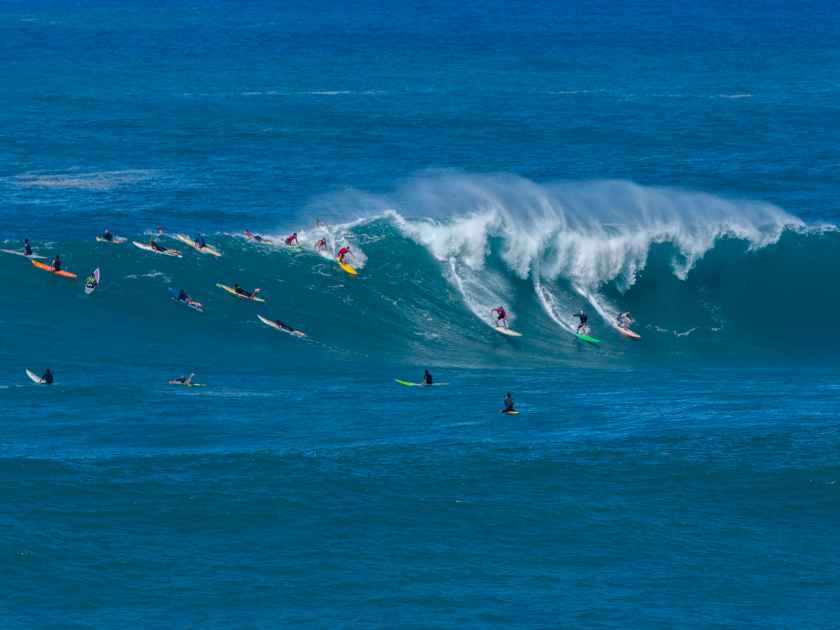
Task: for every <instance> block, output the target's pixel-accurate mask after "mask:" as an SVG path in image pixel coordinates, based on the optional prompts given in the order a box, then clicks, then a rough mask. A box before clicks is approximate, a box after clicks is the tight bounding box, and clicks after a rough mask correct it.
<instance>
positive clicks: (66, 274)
mask: <svg viewBox="0 0 840 630" xmlns="http://www.w3.org/2000/svg"><path fill="white" fill-rule="evenodd" d="M32 265H33V266H35V267H37V268H38V269H43V270H44V271H49V272H50V273H51V274H53V275H54V276H61V277H62V278H75V277H76V274H75V273H73V272H72V271H64V270H62V271H56V270H55V267H51V266H50V265H46V264H44V263H42V262H38V261H37V260H33V261H32Z"/></svg>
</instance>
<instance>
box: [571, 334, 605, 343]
mask: <svg viewBox="0 0 840 630" xmlns="http://www.w3.org/2000/svg"><path fill="white" fill-rule="evenodd" d="M575 337H577V338H578V339H580V340H581V341H584V342H586V343H591V344H592V345H593V346H597V345H598V344H599V343H601V340H600V339H595V337H590V336H589V335H582V334H580V333H577V334H575Z"/></svg>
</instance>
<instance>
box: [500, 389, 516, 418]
mask: <svg viewBox="0 0 840 630" xmlns="http://www.w3.org/2000/svg"><path fill="white" fill-rule="evenodd" d="M504 405H505V407H504V409H502V413H510V412H511V411H516V409H514V408H513V396H511V395H510V392H508V393H507V395H506V396H505V401H504Z"/></svg>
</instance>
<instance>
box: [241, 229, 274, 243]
mask: <svg viewBox="0 0 840 630" xmlns="http://www.w3.org/2000/svg"><path fill="white" fill-rule="evenodd" d="M245 236H247V237H248V238H250V239H251V240H252V241H256V242H257V243H270V242H271V241H270V240H269V239H267V238H263V237H262V236H260V235H259V234H254V233H253V232H252V231H251V230H245Z"/></svg>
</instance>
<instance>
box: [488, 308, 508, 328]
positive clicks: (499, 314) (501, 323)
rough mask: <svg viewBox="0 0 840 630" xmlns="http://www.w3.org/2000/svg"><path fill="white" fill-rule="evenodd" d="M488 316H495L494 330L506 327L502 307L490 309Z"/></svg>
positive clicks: (505, 314) (505, 313)
mask: <svg viewBox="0 0 840 630" xmlns="http://www.w3.org/2000/svg"><path fill="white" fill-rule="evenodd" d="M490 314H491V315H494V314H495V315H496V328H507V327H508V320H507V311H506V310H505V307H504V306H497V307H496V308H494V309H490Z"/></svg>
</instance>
